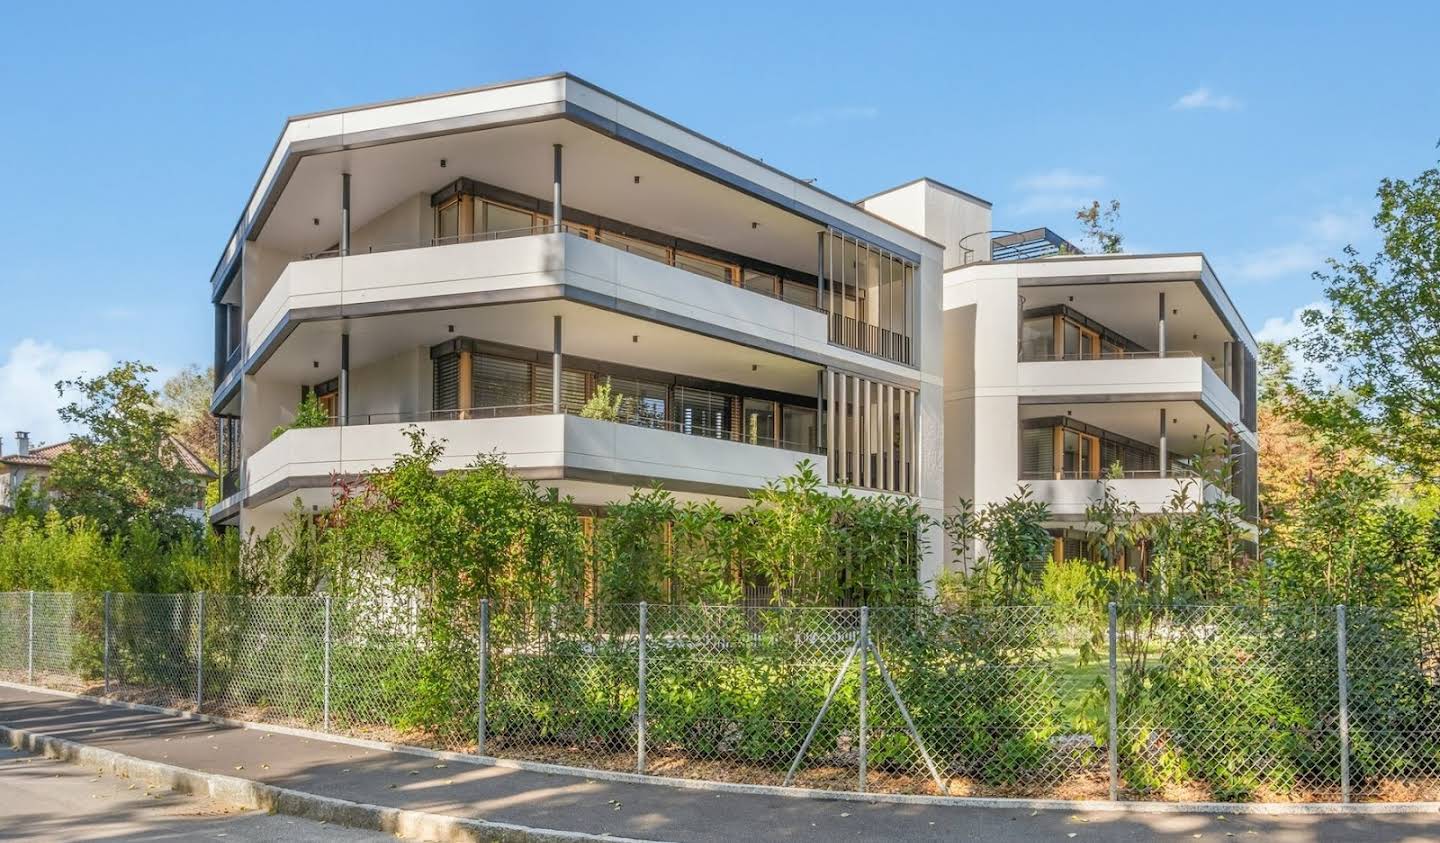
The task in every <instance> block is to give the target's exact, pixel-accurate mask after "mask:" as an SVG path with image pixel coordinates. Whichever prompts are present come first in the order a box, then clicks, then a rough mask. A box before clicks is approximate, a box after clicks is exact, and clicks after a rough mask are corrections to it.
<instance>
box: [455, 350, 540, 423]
mask: <svg viewBox="0 0 1440 843" xmlns="http://www.w3.org/2000/svg"><path fill="white" fill-rule="evenodd" d="M530 381H531V375H530V364H529V363H526V362H525V361H523V360H511V359H510V358H508V357H495V356H492V355H489V354H474V355H471V364H470V383H471V387H470V394H471V396H472V400H471V403H472V404H473V405H474V406H475V407H489V408H493V407H510V408H518V407H520V406H522V405H525V404H531V403H539V402H534V401H532V400H531V383H530ZM461 409H465V410H468V409H470V407H462V408H461Z"/></svg>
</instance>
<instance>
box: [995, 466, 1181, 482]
mask: <svg viewBox="0 0 1440 843" xmlns="http://www.w3.org/2000/svg"><path fill="white" fill-rule="evenodd" d="M1199 476H1200V472H1198V471H1196V470H1195V469H1194V468H1191V467H1190V466H1186V465H1178V464H1177V465H1174V466H1171V467H1170V469H1169V470H1168V471H1166V472H1165V474H1164V475H1161V474H1160V470H1159V469H1158V468H1146V469H1129V468H1127V469H1125V470H1124V471H1122V472H1120V473H1119V474H1116V473H1115V472H1113V471H1111V470H1110V469H1109V468H1105V469H1102V470H1100V471H1023V472H1021V473H1020V479H1021V480H1116V479H1124V480H1144V479H1151V480H1155V479H1161V480H1168V479H1183V478H1195V477H1199Z"/></svg>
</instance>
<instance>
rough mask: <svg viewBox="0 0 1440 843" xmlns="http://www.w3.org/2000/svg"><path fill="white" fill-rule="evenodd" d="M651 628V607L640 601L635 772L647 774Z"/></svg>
mask: <svg viewBox="0 0 1440 843" xmlns="http://www.w3.org/2000/svg"><path fill="white" fill-rule="evenodd" d="M648 628H649V606H647V605H646V603H645V601H644V600H641V601H640V654H639V662H640V663H639V668H640V670H639V675H638V677H637V679H638V681H637V683H636V684H637V699H636V703H635V772H637V773H643V772H645V638H646V635H647V633H648Z"/></svg>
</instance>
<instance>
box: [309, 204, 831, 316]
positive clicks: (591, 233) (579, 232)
mask: <svg viewBox="0 0 1440 843" xmlns="http://www.w3.org/2000/svg"><path fill="white" fill-rule="evenodd" d="M537 234H573V235H575V236H576V237H581V238H584V239H586V240H592V241H595V242H598V243H600V244H602V245H605V246H608V247H610V248H612V249H618V250H620V251H622V252H627V253H629V254H632V255H636V256H638V257H642V258H645V259H647V260H652V261H655V262H656V263H661V264H664V265H666V266H674V267H677V268H679V269H684V270H685V271H687V272H691V273H692V274H694V275H699V276H700V277H701V278H708V279H710V280H712V281H715V282H717V283H720V284H725V285H726V286H730V287H740V288H741V289H744V290H748V291H750V292H752V293H755V294H756V295H761V296H765V297H766V298H771V299H778V300H780V301H785V302H789V303H790V304H793V305H795V306H796V307H803V308H806V309H808V310H818V308H817V307H816V306H815V304H814V303H813V302H810V303H807V302H804V301H797V300H796V297H794V296H785V295H783V291H784V288H783V286H782V285H781V284H778V283H772V284H771V286H770V289H766V288H765V285H763V284H757V283H754V282H755V280H756V278H762V277H763V278H768V279H770V280H772V281H778V280H779V278H778V277H776V276H757V275H754V274H752V277H751V278H750V280H751V282H752V283H748V284H747V283H744V274H743V272H742V271H741V270H740V268H739V265H738V264H737V265H734V266H733V269H734V270H735V273H734V277H733V278H732V279H731V280H729V281H726V280H723V279H720V278H716V277H714V276H712V275H708V274H705V273H703V272H694V271H693V270H690V269H687V268H686V267H685V266H684V265H682V264H681V263H680V262H678V261H677V259H676V254H675V250H674V249H671V248H670V247H668V246H665V245H663V244H659V243H651V242H650V241H646V240H639V239H637V238H635V237H633V236H630V235H626V236H625V237H624V238H618V237H616V238H605V237H604V236H603V235H602V236H599V237H597V234H596V229H595V228H594V227H591V226H586V225H574V224H571V223H560V224H558V225H556V224H553V223H548V224H545V225H532V226H529V227H526V228H511V229H505V230H503V231H478V232H475V233H473V234H455V235H450V236H447V237H431V238H428V239H425V240H407V241H402V242H396V243H381V244H371V245H366V246H365V247H364V248H363V249H353V248H352V249H351V250H350V254H351V255H367V254H378V253H383V252H401V251H405V250H407V249H426V248H430V247H432V246H453V245H456V244H459V243H484V242H488V241H492V240H510V239H513V238H516V237H530V236H532V235H537ZM646 246H650V247H651V248H646ZM657 250H667V251H666V256H665V257H662V256H661V255H660V254H658V251H657ZM340 256H341V251H340V249H339V248H335V249H326V250H324V251H320V252H307V253H305V254H304V255H302V256H301V260H318V259H322V258H335V257H340ZM717 265H718V264H717ZM813 292H814V291H813V289H812V291H811V293H812V295H811V297H812V298H813V297H814V295H813Z"/></svg>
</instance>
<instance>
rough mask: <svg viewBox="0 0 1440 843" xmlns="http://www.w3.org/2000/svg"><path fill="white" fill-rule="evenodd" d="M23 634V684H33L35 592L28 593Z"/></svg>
mask: <svg viewBox="0 0 1440 843" xmlns="http://www.w3.org/2000/svg"><path fill="white" fill-rule="evenodd" d="M26 626H27V631H26V633H25V638H26V644H25V684H27V685H34V684H35V592H34V591H31V592H30V612H29V620H28V621H26Z"/></svg>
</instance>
